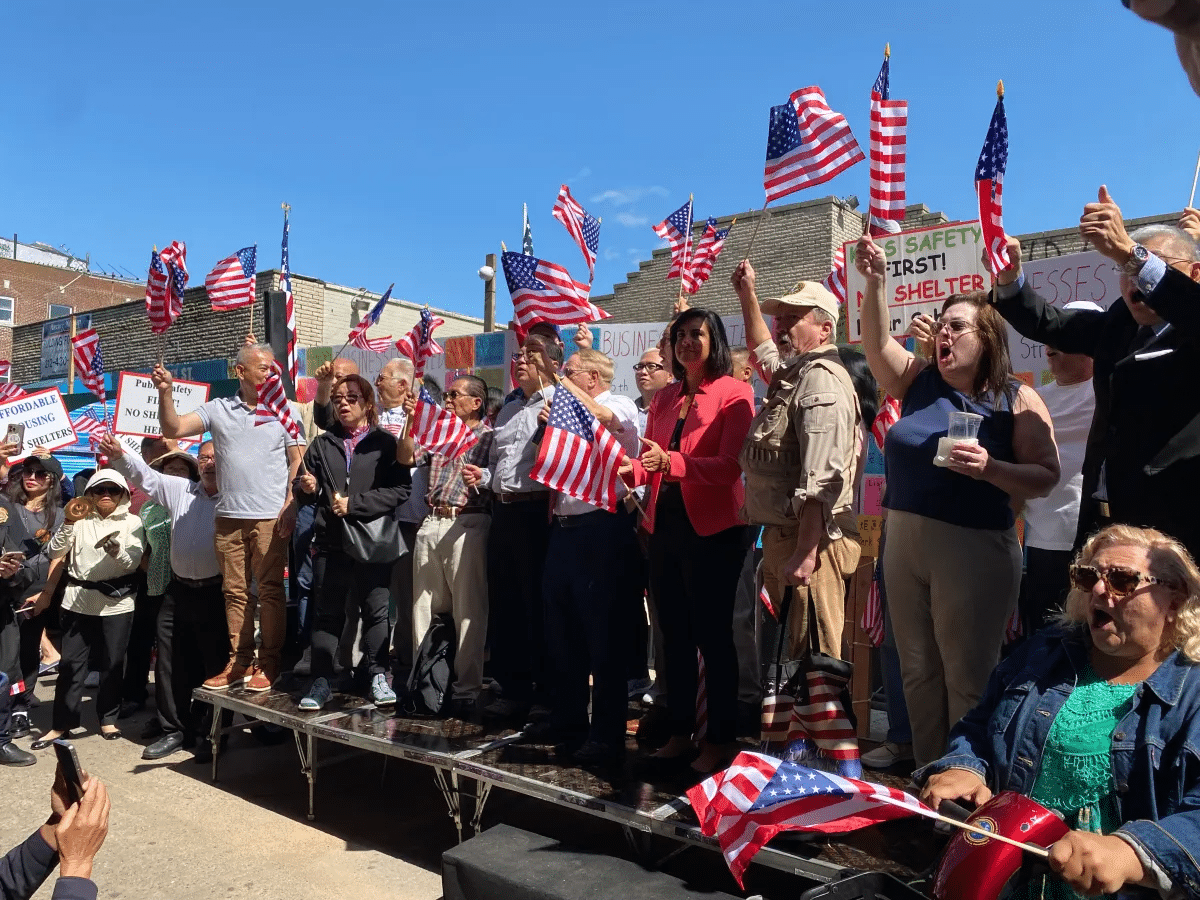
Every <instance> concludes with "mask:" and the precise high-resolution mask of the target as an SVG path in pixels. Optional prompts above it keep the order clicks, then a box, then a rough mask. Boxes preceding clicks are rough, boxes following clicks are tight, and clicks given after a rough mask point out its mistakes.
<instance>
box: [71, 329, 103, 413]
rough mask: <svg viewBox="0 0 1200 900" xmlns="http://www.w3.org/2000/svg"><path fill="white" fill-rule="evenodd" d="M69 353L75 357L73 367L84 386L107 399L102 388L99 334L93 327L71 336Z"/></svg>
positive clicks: (101, 398)
mask: <svg viewBox="0 0 1200 900" xmlns="http://www.w3.org/2000/svg"><path fill="white" fill-rule="evenodd" d="M71 353H72V355H73V356H74V357H75V368H76V369H77V370H78V371H79V377H80V378H82V379H83V384H84V386H85V387H86V388H87V389H88V390H89V391H91V392H92V393H93V394H95V395H96V396H97V397H99V398H100V400H101V401H105V400H107V399H108V395H107V394H106V393H105V390H104V357H103V356H101V354H100V335H99V334H97V333H96V329H95V328H88V329H87V330H86V331H81V332H79V333H78V334H77V335H75V337H73V338H71Z"/></svg>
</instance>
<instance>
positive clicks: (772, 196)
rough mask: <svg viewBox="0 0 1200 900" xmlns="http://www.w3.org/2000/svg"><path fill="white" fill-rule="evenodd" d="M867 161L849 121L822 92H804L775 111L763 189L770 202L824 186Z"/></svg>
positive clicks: (813, 87)
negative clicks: (834, 108)
mask: <svg viewBox="0 0 1200 900" xmlns="http://www.w3.org/2000/svg"><path fill="white" fill-rule="evenodd" d="M864 158H865V157H864V156H863V152H862V149H861V148H860V147H859V146H858V141H856V140H855V139H854V135H853V133H852V132H851V131H850V126H849V124H848V123H847V122H846V117H845V116H843V115H841V114H840V113H835V112H834V111H833V110H831V109H830V108H829V105H828V104H827V103H826V102H825V94H824V93H823V92H822V91H821V89H820V88H819V87H816V86H815V85H814V86H812V87H806V88H801V89H800V90H798V91H796V92H795V93H793V94H792V96H791V98H790V99H789V100H788V102H787V103H784V104H782V105H781V106H772V107H771V121H770V126H769V128H768V130H767V163H766V168H765V170H764V173H763V186H764V187H765V188H766V191H767V202H768V203H770V202H771V201H772V200H778V199H779V198H780V197H785V196H787V195H788V194H790V193H792V192H793V191H798V190H801V189H803V188H806V187H811V186H812V185H815V184H820V183H821V182H823V181H828V180H829V179H831V178H833V177H834V176H835V175H837V174H839V173H841V172H843V171H845V170H846V169H848V168H850V167H851V166H852V165H854V164H855V163H858V162H861V161H862V160H863V159H864Z"/></svg>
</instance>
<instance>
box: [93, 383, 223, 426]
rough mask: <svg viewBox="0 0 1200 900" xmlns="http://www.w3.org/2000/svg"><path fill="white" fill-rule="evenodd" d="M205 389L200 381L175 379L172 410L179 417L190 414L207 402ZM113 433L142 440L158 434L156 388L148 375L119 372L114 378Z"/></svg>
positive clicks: (207, 388)
mask: <svg viewBox="0 0 1200 900" xmlns="http://www.w3.org/2000/svg"><path fill="white" fill-rule="evenodd" d="M209 387H210V386H209V385H208V384H206V383H204V382H202V381H183V380H181V379H178V378H176V379H175V382H174V386H173V388H172V394H173V396H174V398H175V411H176V412H177V413H179V415H181V416H182V415H186V414H187V413H190V412H192V411H193V410H194V409H196V407H198V406H200V405H201V404H202V403H204V401H206V400H207V399H208V391H209ZM113 431H114V432H115V433H117V434H131V435H140V436H142V437H157V436H158V435H160V434H162V430H161V429H160V428H159V425H158V388H156V387H155V386H154V382H153V381H151V380H150V376H149V375H139V374H138V373H137V372H121V373H120V374H119V375H118V377H117V410H116V413H115V414H114V416H113Z"/></svg>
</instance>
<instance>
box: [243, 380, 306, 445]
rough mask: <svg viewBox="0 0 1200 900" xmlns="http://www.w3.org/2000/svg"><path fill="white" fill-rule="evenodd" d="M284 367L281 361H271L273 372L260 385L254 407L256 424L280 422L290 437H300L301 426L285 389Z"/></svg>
mask: <svg viewBox="0 0 1200 900" xmlns="http://www.w3.org/2000/svg"><path fill="white" fill-rule="evenodd" d="M282 375H283V369H281V368H280V366H279V363H277V362H272V363H271V374H270V375H268V376H267V380H266V381H264V382H263V383H262V384H260V385H259V386H258V405H257V406H256V407H255V408H254V424H255V425H267V424H270V423H271V422H278V423H279V424H280V425H282V426H283V430H284V431H286V432H287V433H288V436H289V437H292V438H298V437H300V426H299V425H297V424H296V419H295V418H294V417H293V416H292V409H291V407H290V406H288V402H287V394H285V393H284V391H283V378H282Z"/></svg>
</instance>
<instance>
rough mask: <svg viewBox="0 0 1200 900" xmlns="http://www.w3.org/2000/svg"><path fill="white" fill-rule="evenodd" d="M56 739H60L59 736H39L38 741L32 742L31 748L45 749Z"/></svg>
mask: <svg viewBox="0 0 1200 900" xmlns="http://www.w3.org/2000/svg"><path fill="white" fill-rule="evenodd" d="M61 737H64V738H65V737H66V735H65V734H64V735H61ZM56 740H58V738H38V739H37V740H36V741H34V742H33V743H32V744H30V745H29V749H30V750H45V749H46V748H47V747H49V746H51V745H53V743H54V742H55V741H56Z"/></svg>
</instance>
